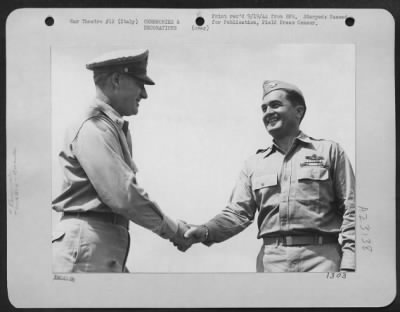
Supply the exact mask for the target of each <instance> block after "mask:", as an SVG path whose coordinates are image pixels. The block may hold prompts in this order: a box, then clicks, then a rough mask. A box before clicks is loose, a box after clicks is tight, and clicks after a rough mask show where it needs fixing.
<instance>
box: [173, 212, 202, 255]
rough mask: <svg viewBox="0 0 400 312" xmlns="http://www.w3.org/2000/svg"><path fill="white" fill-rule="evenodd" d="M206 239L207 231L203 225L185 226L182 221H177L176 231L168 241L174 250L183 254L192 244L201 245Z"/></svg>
mask: <svg viewBox="0 0 400 312" xmlns="http://www.w3.org/2000/svg"><path fill="white" fill-rule="evenodd" d="M207 238H208V229H207V227H206V226H204V225H199V226H197V225H192V224H190V225H189V224H187V223H186V222H184V221H181V220H179V221H178V231H177V232H176V234H175V235H174V236H173V237H171V238H170V239H169V240H170V241H171V242H172V243H173V244H174V246H175V247H176V248H178V249H179V250H180V251H182V252H184V251H186V250H188V249H189V248H190V247H191V246H192V245H193V244H196V243H202V242H204V241H206V240H207Z"/></svg>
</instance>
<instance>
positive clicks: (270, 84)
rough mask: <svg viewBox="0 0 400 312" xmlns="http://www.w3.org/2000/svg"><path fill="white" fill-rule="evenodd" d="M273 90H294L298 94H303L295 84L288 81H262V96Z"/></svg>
mask: <svg viewBox="0 0 400 312" xmlns="http://www.w3.org/2000/svg"><path fill="white" fill-rule="evenodd" d="M275 90H289V91H295V92H297V93H298V94H299V95H301V96H303V93H302V92H301V91H300V89H299V88H297V87H296V86H295V85H292V84H290V83H287V82H284V81H279V80H266V81H264V83H263V97H264V96H266V95H267V94H268V93H270V92H272V91H275Z"/></svg>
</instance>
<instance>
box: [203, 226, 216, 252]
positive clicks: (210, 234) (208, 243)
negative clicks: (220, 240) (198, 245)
mask: <svg viewBox="0 0 400 312" xmlns="http://www.w3.org/2000/svg"><path fill="white" fill-rule="evenodd" d="M203 226H205V227H207V229H208V236H207V239H206V240H205V241H204V242H203V244H204V245H206V246H208V247H210V246H211V245H212V244H214V243H215V239H214V235H215V233H218V229H217V228H216V226H215V223H213V222H207V223H204V224H203Z"/></svg>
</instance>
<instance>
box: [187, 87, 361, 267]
mask: <svg viewBox="0 0 400 312" xmlns="http://www.w3.org/2000/svg"><path fill="white" fill-rule="evenodd" d="M261 110H262V120H263V122H264V126H265V128H266V130H267V131H268V133H269V134H270V135H271V136H272V138H273V144H272V145H271V146H269V147H268V148H266V149H260V150H258V151H257V153H256V154H255V155H253V156H251V157H250V158H249V159H248V160H247V161H246V162H245V165H244V167H243V168H242V170H241V172H240V174H239V178H238V180H237V182H236V185H235V188H234V190H233V192H232V195H231V197H230V200H229V202H228V205H227V207H226V208H225V209H224V210H223V212H222V213H220V214H217V215H216V216H215V217H214V218H212V219H211V220H210V221H208V222H206V223H205V224H203V225H200V226H198V227H192V228H191V229H190V230H189V231H187V232H186V233H185V236H186V237H188V238H191V239H194V240H195V241H196V242H202V243H204V244H205V245H207V246H211V245H212V244H214V243H219V242H222V241H224V240H226V239H229V238H230V237H232V236H234V235H236V234H238V233H239V232H241V231H242V230H244V229H245V228H246V227H247V226H249V225H250V224H251V223H252V222H253V220H254V219H255V216H256V214H257V213H258V220H257V224H258V227H259V232H258V238H260V239H262V246H261V250H260V252H259V254H258V257H257V272H335V271H339V270H340V271H354V270H355V256H354V255H355V194H354V193H355V178H354V173H353V170H352V167H351V164H350V161H349V159H348V157H347V156H346V154H345V152H344V151H343V149H342V148H341V146H340V145H339V144H337V143H335V142H332V141H329V140H317V139H314V138H312V137H309V136H308V135H306V134H305V133H303V132H302V131H301V130H300V123H301V121H302V119H303V117H304V114H305V111H306V104H305V101H304V97H303V93H302V92H301V90H300V89H299V88H298V87H296V86H295V85H293V84H291V83H287V82H283V81H278V80H267V81H265V82H264V83H263V96H262V103H261ZM339 238H340V239H339Z"/></svg>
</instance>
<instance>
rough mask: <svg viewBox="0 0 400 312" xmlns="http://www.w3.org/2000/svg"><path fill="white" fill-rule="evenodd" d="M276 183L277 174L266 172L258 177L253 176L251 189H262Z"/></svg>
mask: <svg viewBox="0 0 400 312" xmlns="http://www.w3.org/2000/svg"><path fill="white" fill-rule="evenodd" d="M277 184H278V175H277V174H276V173H274V174H266V175H263V176H260V177H254V179H253V190H258V189H262V188H264V187H269V186H274V185H277Z"/></svg>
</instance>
